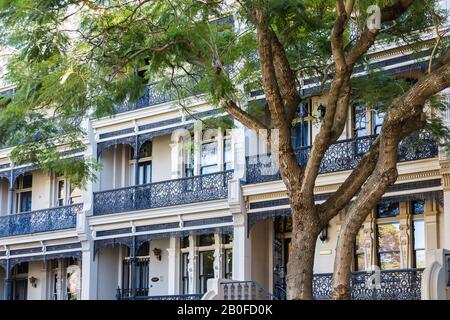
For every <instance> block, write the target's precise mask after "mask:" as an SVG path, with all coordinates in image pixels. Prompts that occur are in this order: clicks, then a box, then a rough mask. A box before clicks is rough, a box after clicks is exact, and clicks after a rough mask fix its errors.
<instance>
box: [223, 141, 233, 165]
mask: <svg viewBox="0 0 450 320" xmlns="http://www.w3.org/2000/svg"><path fill="white" fill-rule="evenodd" d="M232 164H233V153H232V145H231V139H225V140H224V141H223V165H224V170H230V169H232Z"/></svg>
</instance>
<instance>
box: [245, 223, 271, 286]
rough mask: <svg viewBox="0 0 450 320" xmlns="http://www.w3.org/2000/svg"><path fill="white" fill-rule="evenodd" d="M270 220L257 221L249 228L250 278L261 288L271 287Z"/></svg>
mask: <svg viewBox="0 0 450 320" xmlns="http://www.w3.org/2000/svg"><path fill="white" fill-rule="evenodd" d="M270 227H271V221H269V220H263V221H258V222H257V223H256V224H255V225H254V226H253V227H252V229H251V232H250V236H251V238H252V256H253V259H252V280H255V281H256V282H258V283H259V284H260V285H261V286H262V287H263V288H271V287H272V285H271V283H270V279H271V277H270V274H269V272H270V269H271V268H270V260H271V259H272V255H271V250H269V247H270V246H271V245H272V244H271V241H270V239H269V234H270V233H269V232H268V231H269V228H270Z"/></svg>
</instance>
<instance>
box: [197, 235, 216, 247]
mask: <svg viewBox="0 0 450 320" xmlns="http://www.w3.org/2000/svg"><path fill="white" fill-rule="evenodd" d="M214 243H215V240H214V234H207V235H202V236H199V237H198V246H200V247H204V246H212V245H214Z"/></svg>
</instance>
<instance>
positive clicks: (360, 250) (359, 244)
mask: <svg viewBox="0 0 450 320" xmlns="http://www.w3.org/2000/svg"><path fill="white" fill-rule="evenodd" d="M365 269H366V265H365V261H364V229H363V228H361V229H360V230H359V232H358V233H357V234H356V239H355V271H364V270H365Z"/></svg>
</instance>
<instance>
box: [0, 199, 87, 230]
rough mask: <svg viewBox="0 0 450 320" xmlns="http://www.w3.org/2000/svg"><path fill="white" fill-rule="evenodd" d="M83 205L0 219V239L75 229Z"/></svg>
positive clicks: (7, 216)
mask: <svg viewBox="0 0 450 320" xmlns="http://www.w3.org/2000/svg"><path fill="white" fill-rule="evenodd" d="M82 209H83V204H81V203H80V204H75V205H70V206H63V207H57V208H49V209H44V210H36V211H29V212H24V213H18V214H11V215H6V216H2V217H0V237H9V236H16V235H23V234H33V233H39V232H47V231H55V230H62V229H70V228H75V227H76V224H77V213H79V212H81V210H82Z"/></svg>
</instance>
